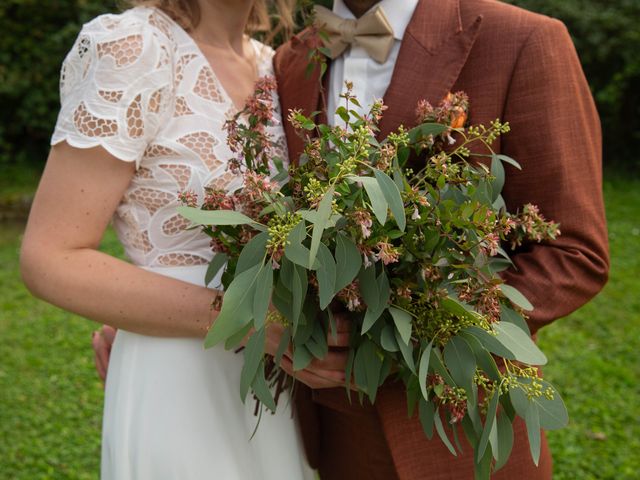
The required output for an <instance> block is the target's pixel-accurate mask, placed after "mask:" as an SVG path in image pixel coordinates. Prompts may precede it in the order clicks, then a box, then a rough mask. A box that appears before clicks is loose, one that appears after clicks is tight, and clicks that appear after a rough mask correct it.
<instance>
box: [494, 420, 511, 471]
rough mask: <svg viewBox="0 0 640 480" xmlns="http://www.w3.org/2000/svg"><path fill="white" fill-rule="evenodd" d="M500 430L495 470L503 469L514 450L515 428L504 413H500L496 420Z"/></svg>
mask: <svg viewBox="0 0 640 480" xmlns="http://www.w3.org/2000/svg"><path fill="white" fill-rule="evenodd" d="M496 426H497V429H498V452H497V455H496V457H497V458H496V465H495V470H496V471H497V470H499V469H501V468H502V467H503V466H504V465H505V464H506V463H507V460H509V457H510V456H511V450H512V449H513V426H512V425H511V421H510V420H509V418H508V417H507V415H506V414H504V413H503V412H499V413H498V417H497V419H496Z"/></svg>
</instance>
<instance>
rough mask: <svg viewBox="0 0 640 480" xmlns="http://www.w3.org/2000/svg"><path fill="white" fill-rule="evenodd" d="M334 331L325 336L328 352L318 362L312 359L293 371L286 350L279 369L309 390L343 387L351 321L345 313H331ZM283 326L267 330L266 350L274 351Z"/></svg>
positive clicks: (288, 351) (291, 354)
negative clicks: (334, 325)
mask: <svg viewBox="0 0 640 480" xmlns="http://www.w3.org/2000/svg"><path fill="white" fill-rule="evenodd" d="M334 319H335V324H336V331H335V332H333V333H329V334H328V335H327V342H328V344H329V352H328V353H327V355H326V356H325V357H324V358H322V359H317V358H314V359H313V360H312V361H311V363H310V364H309V366H308V367H307V368H305V369H303V370H297V371H294V369H293V361H292V358H293V352H292V351H291V349H290V348H288V349H287V351H285V354H284V355H283V357H282V361H281V362H280V366H281V367H282V369H283V370H284V371H286V372H287V373H288V374H289V375H291V376H292V377H294V378H295V379H296V380H298V381H300V382H302V383H304V384H305V385H307V386H308V387H310V388H314V389H319V388H335V387H343V386H344V385H345V383H346V377H345V369H346V366H347V359H348V356H349V352H348V350H347V348H348V347H349V335H350V332H351V321H350V320H349V317H348V315H347V314H345V313H334ZM283 331H284V327H282V326H280V325H274V326H273V329H272V328H269V329H268V331H267V351H271V352H275V351H276V350H277V349H278V345H279V344H280V337H281V335H282V332H283Z"/></svg>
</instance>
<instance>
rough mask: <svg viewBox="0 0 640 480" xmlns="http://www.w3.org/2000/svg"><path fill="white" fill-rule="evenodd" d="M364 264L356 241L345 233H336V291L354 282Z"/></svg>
mask: <svg viewBox="0 0 640 480" xmlns="http://www.w3.org/2000/svg"><path fill="white" fill-rule="evenodd" d="M361 266H362V254H361V253H360V251H359V250H358V248H357V247H356V245H355V243H353V241H351V239H349V238H348V237H346V236H345V235H343V234H341V233H339V234H338V235H336V284H335V293H338V292H339V291H340V290H342V289H343V288H344V287H346V286H347V285H349V284H350V283H351V282H353V279H354V278H356V275H358V272H359V271H360V267H361Z"/></svg>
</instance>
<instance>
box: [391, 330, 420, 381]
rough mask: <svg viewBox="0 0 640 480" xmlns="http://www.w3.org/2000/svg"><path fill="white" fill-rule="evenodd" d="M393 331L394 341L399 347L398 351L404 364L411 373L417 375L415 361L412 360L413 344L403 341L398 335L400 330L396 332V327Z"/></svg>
mask: <svg viewBox="0 0 640 480" xmlns="http://www.w3.org/2000/svg"><path fill="white" fill-rule="evenodd" d="M394 333H395V336H396V342H397V343H398V347H399V348H400V353H401V354H402V358H403V359H404V363H405V365H406V366H407V367H408V368H409V370H411V373H413V374H414V375H417V372H416V364H415V361H414V360H413V345H407V344H406V343H404V340H402V337H401V336H400V332H398V330H397V329H396V330H395V331H394Z"/></svg>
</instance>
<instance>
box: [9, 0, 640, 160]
mask: <svg viewBox="0 0 640 480" xmlns="http://www.w3.org/2000/svg"><path fill="white" fill-rule="evenodd" d="M306 1H307V3H308V2H310V1H312V0H306ZM506 1H508V2H510V3H514V4H517V5H519V6H522V7H524V8H527V9H529V10H533V11H537V12H540V13H544V14H547V15H550V16H553V17H556V18H559V19H560V20H562V21H563V22H565V24H566V25H567V26H568V28H569V31H570V32H571V34H572V36H573V39H574V41H575V44H576V47H577V49H578V52H579V54H580V58H581V60H582V63H583V66H584V70H585V73H586V75H587V78H588V79H589V82H590V84H591V88H592V91H593V93H594V96H595V98H596V101H597V103H598V108H599V110H600V114H601V117H602V124H603V130H604V135H605V154H606V156H605V158H606V163H610V164H622V163H625V162H626V165H627V166H633V167H640V161H639V160H636V159H635V158H634V156H635V157H637V153H635V152H637V151H638V150H640V55H639V54H638V52H639V51H640V27H638V20H639V19H640V0H506ZM116 3H117V0H108V1H99V0H49V1H47V2H41V1H38V0H3V1H2V2H1V3H0V32H2V34H1V35H0V105H1V106H2V109H1V110H0V166H1V165H2V164H3V163H4V164H7V163H11V164H16V163H21V162H31V163H36V164H39V163H42V162H43V161H44V159H45V157H46V153H47V150H48V140H49V136H50V135H51V130H52V128H53V125H54V123H55V119H56V115H57V112H58V108H59V102H58V77H59V72H60V64H61V63H62V60H63V58H64V56H65V54H66V52H67V51H68V50H69V49H70V48H71V45H72V44H73V41H74V39H75V37H76V35H77V33H78V31H79V30H80V27H81V25H82V24H83V23H84V22H86V21H88V20H89V19H90V18H92V17H94V16H96V15H98V14H100V13H105V12H107V11H114V10H116ZM316 3H321V4H324V5H327V6H329V5H330V4H331V3H332V2H331V0H316ZM634 154H635V155H634Z"/></svg>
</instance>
